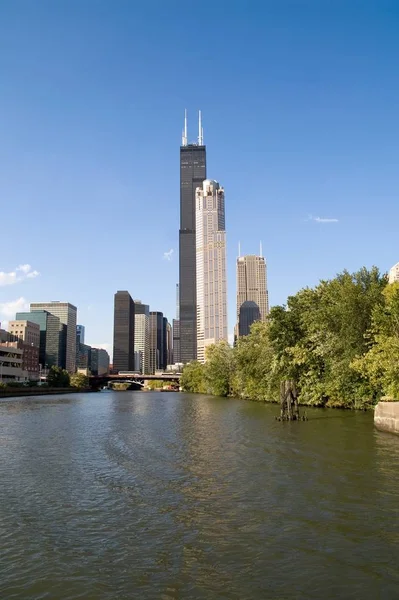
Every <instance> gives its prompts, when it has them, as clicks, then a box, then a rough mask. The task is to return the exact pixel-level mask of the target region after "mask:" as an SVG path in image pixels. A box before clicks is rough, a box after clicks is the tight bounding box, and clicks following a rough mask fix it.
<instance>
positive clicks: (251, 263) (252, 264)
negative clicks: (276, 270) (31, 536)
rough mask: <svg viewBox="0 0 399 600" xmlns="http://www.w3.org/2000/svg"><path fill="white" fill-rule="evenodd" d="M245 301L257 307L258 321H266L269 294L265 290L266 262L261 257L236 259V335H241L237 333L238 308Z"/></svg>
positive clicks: (253, 256)
mask: <svg viewBox="0 0 399 600" xmlns="http://www.w3.org/2000/svg"><path fill="white" fill-rule="evenodd" d="M247 301H251V302H255V304H256V305H257V306H258V308H259V318H258V320H261V321H266V317H267V315H268V314H269V294H268V290H267V275H266V260H265V258H264V257H263V256H256V255H254V254H249V255H247V256H239V257H238V258H237V326H236V335H241V334H240V332H239V317H240V308H241V306H242V304H244V302H247ZM252 315H253V316H255V313H254V312H252ZM247 316H248V315H247ZM251 325H252V323H251Z"/></svg>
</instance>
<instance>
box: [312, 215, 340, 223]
mask: <svg viewBox="0 0 399 600" xmlns="http://www.w3.org/2000/svg"><path fill="white" fill-rule="evenodd" d="M305 220H306V221H315V222H316V223H338V222H339V220H338V219H335V218H333V219H330V218H327V217H313V216H312V215H309V217H308V218H307V219H305Z"/></svg>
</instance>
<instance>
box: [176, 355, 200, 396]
mask: <svg viewBox="0 0 399 600" xmlns="http://www.w3.org/2000/svg"><path fill="white" fill-rule="evenodd" d="M180 385H181V387H182V389H183V390H184V391H185V392H192V393H195V394H205V393H206V387H205V366H204V365H203V364H201V363H199V362H197V361H192V362H190V363H188V364H186V365H184V367H183V371H182V374H181V378H180Z"/></svg>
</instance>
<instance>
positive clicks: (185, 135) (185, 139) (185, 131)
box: [181, 108, 187, 146]
mask: <svg viewBox="0 0 399 600" xmlns="http://www.w3.org/2000/svg"><path fill="white" fill-rule="evenodd" d="M181 145H182V146H187V109H186V108H185V109H184V129H183V133H182V136H181Z"/></svg>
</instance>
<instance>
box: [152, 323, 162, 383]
mask: <svg viewBox="0 0 399 600" xmlns="http://www.w3.org/2000/svg"><path fill="white" fill-rule="evenodd" d="M163 331H164V322H163V314H162V313H161V312H157V311H151V312H150V374H154V373H155V371H159V370H162V369H163V366H162V365H163V360H164V358H163V357H164V350H163V340H164V335H163Z"/></svg>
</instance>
